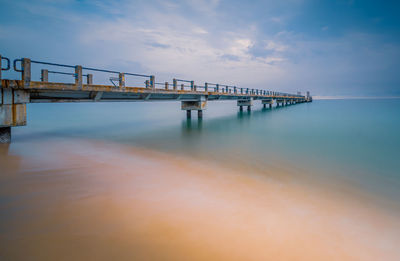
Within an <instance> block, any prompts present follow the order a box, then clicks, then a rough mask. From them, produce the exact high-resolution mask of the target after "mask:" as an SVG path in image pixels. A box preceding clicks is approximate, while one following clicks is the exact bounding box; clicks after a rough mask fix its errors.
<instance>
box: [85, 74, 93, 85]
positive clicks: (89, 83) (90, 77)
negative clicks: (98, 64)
mask: <svg viewBox="0 0 400 261" xmlns="http://www.w3.org/2000/svg"><path fill="white" fill-rule="evenodd" d="M86 83H87V84H88V85H92V84H93V74H90V73H88V75H87V82H86Z"/></svg>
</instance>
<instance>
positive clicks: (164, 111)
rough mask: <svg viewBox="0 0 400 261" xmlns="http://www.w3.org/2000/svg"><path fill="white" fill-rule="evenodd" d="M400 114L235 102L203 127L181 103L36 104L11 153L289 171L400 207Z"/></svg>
mask: <svg viewBox="0 0 400 261" xmlns="http://www.w3.org/2000/svg"><path fill="white" fill-rule="evenodd" d="M399 113H400V100H397V99H376V100H372V99H371V100H316V101H314V102H313V103H309V104H299V105H294V106H288V107H283V108H274V109H272V110H269V109H266V110H264V109H262V106H261V105H260V104H258V103H256V105H255V106H253V110H252V111H251V112H247V111H244V112H243V113H239V112H238V108H237V106H236V104H235V103H234V102H209V103H208V108H207V110H206V111H205V112H204V118H203V120H198V119H197V115H196V114H194V115H193V116H192V119H191V120H187V119H186V118H185V112H183V111H181V110H180V104H179V103H178V102H159V103H80V104H76V103H73V104H30V105H29V106H28V124H27V126H25V127H18V128H14V130H13V144H12V145H11V147H10V149H11V151H12V153H13V154H17V155H18V154H21V155H22V154H24V153H34V152H29V151H27V149H26V148H24V143H25V142H26V141H31V140H40V139H44V140H45V139H51V138H62V139H68V138H71V137H73V138H83V139H94V140H106V141H112V142H116V143H122V144H125V145H126V144H128V145H131V146H136V147H137V146H139V147H144V148H148V149H152V150H157V151H162V152H167V153H170V154H172V155H185V156H189V157H193V158H198V159H202V160H210V161H215V162H222V163H224V164H228V165H229V164H230V163H232V164H239V165H243V166H253V167H257V168H258V169H261V170H262V169H268V168H275V167H277V168H278V167H281V168H288V169H289V170H296V171H297V172H298V173H302V174H301V175H303V176H307V178H309V179H315V180H322V181H323V182H329V183H331V184H335V183H336V182H337V184H341V183H343V182H345V183H348V184H351V185H352V186H355V187H357V188H359V189H362V190H365V191H367V192H368V193H370V194H371V195H376V197H380V198H385V199H388V200H390V201H391V202H392V203H394V204H396V205H397V202H396V201H397V199H399V198H400V192H399V191H400V190H399V189H400V171H399V169H400V160H399V158H400V157H399V152H398V150H399V147H400V137H399V134H400V117H399ZM294 173H296V172H294ZM304 173H306V175H304ZM299 175H300V174H299Z"/></svg>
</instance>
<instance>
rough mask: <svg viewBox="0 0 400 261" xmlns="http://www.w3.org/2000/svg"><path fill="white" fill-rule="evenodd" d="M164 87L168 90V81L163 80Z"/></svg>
mask: <svg viewBox="0 0 400 261" xmlns="http://www.w3.org/2000/svg"><path fill="white" fill-rule="evenodd" d="M165 89H166V90H168V82H165Z"/></svg>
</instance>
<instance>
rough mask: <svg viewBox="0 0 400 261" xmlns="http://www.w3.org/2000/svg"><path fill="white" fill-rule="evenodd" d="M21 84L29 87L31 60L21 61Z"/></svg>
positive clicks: (24, 59)
mask: <svg viewBox="0 0 400 261" xmlns="http://www.w3.org/2000/svg"><path fill="white" fill-rule="evenodd" d="M22 82H23V83H24V86H25V87H29V84H30V82H31V59H28V58H23V59H22Z"/></svg>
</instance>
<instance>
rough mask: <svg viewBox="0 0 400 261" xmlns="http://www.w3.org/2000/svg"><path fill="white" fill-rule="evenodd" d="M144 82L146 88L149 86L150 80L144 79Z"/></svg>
mask: <svg viewBox="0 0 400 261" xmlns="http://www.w3.org/2000/svg"><path fill="white" fill-rule="evenodd" d="M145 84H146V88H150V81H149V80H146V81H145Z"/></svg>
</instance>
